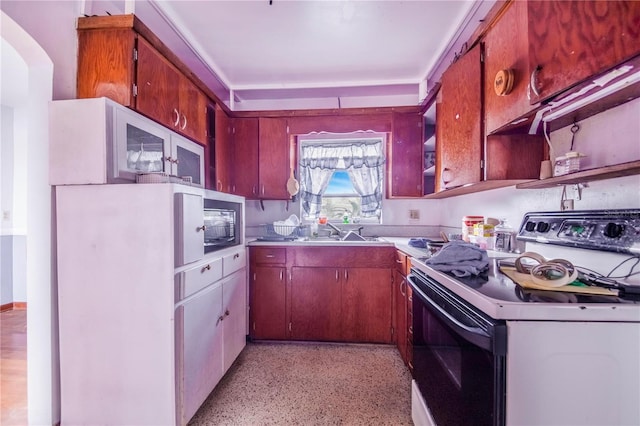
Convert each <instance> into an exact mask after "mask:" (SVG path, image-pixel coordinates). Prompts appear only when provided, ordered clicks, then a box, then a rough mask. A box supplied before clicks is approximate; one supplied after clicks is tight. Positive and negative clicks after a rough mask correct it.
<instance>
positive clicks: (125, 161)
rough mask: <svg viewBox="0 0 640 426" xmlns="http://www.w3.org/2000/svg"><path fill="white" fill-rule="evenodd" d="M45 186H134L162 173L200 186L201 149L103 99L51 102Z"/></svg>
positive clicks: (202, 159) (202, 168) (132, 112)
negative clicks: (141, 177) (143, 178)
mask: <svg viewBox="0 0 640 426" xmlns="http://www.w3.org/2000/svg"><path fill="white" fill-rule="evenodd" d="M49 115H50V120H49V132H50V147H51V149H50V171H49V183H50V184H51V185H84V184H102V183H120V182H125V183H126V182H135V179H136V175H137V174H138V173H158V172H164V173H166V174H168V175H173V176H179V177H187V178H190V179H191V181H192V183H193V184H194V185H196V186H200V187H202V186H204V147H203V146H202V145H199V144H197V143H195V142H192V141H190V140H188V139H186V138H184V137H182V136H180V135H179V134H177V133H175V132H173V131H171V130H169V129H168V128H166V127H164V126H162V125H160V124H158V123H156V122H155V121H153V120H150V119H148V118H147V117H145V116H143V115H141V114H138V113H137V112H135V111H133V110H131V109H129V108H126V107H124V106H122V105H120V104H117V103H115V102H113V101H111V100H110V99H107V98H93V99H71V100H61V101H54V102H51V104H50V107H49Z"/></svg>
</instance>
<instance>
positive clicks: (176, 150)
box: [171, 134, 204, 186]
mask: <svg viewBox="0 0 640 426" xmlns="http://www.w3.org/2000/svg"><path fill="white" fill-rule="evenodd" d="M171 159H172V168H171V174H172V175H176V176H180V177H184V176H191V181H192V183H193V184H194V185H197V186H204V147H203V146H202V145H198V144H197V143H195V142H192V141H190V140H188V139H185V138H183V137H181V136H178V135H175V134H172V135H171Z"/></svg>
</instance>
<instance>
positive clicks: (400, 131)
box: [387, 113, 424, 197]
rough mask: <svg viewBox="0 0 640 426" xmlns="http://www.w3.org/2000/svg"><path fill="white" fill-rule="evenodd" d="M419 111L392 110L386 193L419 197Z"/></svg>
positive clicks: (420, 161) (420, 119)
mask: <svg viewBox="0 0 640 426" xmlns="http://www.w3.org/2000/svg"><path fill="white" fill-rule="evenodd" d="M422 120H423V118H422V115H421V114H419V113H415V114H400V113H394V114H393V123H392V128H393V131H392V134H391V144H390V145H391V146H390V149H389V150H388V151H389V152H388V156H387V157H388V158H389V159H390V161H388V162H387V164H388V167H387V174H388V180H387V182H388V188H389V189H388V191H387V197H422V195H423V194H422V180H423V179H422V169H423V161H422V157H423V156H422V146H423V143H424V141H423V140H422V139H423V129H422Z"/></svg>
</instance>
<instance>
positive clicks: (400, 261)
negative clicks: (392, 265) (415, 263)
mask: <svg viewBox="0 0 640 426" xmlns="http://www.w3.org/2000/svg"><path fill="white" fill-rule="evenodd" d="M396 263H404V262H403V261H402V260H398V259H396Z"/></svg>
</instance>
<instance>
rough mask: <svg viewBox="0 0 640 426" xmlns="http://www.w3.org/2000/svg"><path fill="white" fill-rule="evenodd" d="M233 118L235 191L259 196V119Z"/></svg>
mask: <svg viewBox="0 0 640 426" xmlns="http://www.w3.org/2000/svg"><path fill="white" fill-rule="evenodd" d="M232 120H233V129H234V131H233V149H234V167H233V168H232V169H233V193H234V194H237V195H242V196H244V197H246V198H249V199H257V198H258V182H259V176H258V154H259V153H258V119H257V118H234V119H232Z"/></svg>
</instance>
